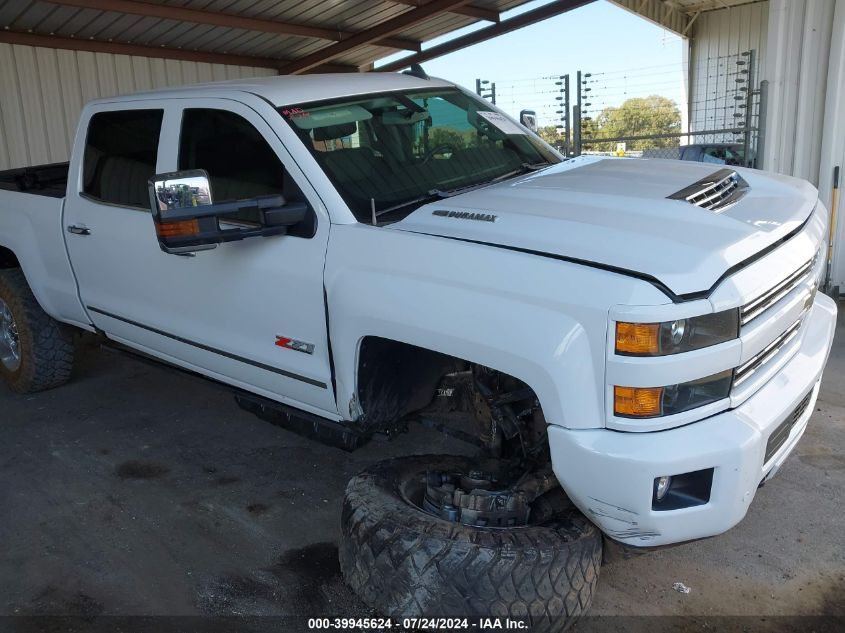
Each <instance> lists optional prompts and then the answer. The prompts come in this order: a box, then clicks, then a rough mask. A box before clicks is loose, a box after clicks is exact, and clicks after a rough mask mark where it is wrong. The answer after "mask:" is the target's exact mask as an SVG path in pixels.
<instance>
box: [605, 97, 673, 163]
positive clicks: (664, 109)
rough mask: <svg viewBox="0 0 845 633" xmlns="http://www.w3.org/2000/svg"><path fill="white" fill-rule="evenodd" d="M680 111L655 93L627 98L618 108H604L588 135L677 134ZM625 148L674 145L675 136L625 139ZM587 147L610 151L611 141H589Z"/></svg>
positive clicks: (613, 136) (666, 99)
mask: <svg viewBox="0 0 845 633" xmlns="http://www.w3.org/2000/svg"><path fill="white" fill-rule="evenodd" d="M680 131H681V112H680V110H679V109H678V104H676V103H675V102H674V101H672V100H671V99H668V98H666V97H661V96H659V95H651V96H650V97H636V98H633V99H628V100H627V101H625V103H623V104H622V105H621V106H619V107H618V108H613V107H611V108H605V109H604V110H602V111H601V112H600V113H599V115H598V116H597V117H596V120H595V135H591V138H597V139H601V138H607V139H615V138H620V137H628V136H651V135H658V134H679V133H680ZM625 145H626V146H627V149H629V150H642V149H651V148H661V147H677V146H678V145H679V137H677V136H675V137H668V138H652V139H644V140H638V141H626V142H625ZM590 149H600V150H605V151H610V150H614V149H616V147H615V143H613V142H611V143H596V144H590Z"/></svg>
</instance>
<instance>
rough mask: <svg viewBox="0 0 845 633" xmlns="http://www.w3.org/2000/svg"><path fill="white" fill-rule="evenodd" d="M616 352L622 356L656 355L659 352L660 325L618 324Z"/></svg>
mask: <svg viewBox="0 0 845 633" xmlns="http://www.w3.org/2000/svg"><path fill="white" fill-rule="evenodd" d="M616 351H617V353H622V354H637V355H643V354H648V355H654V354H657V353H658V352H659V351H660V324H659V323H623V322H621V321H620V322H618V323H617V324H616Z"/></svg>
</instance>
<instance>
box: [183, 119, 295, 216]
mask: <svg viewBox="0 0 845 633" xmlns="http://www.w3.org/2000/svg"><path fill="white" fill-rule="evenodd" d="M179 169H180V170H181V169H204V170H205V171H207V172H208V176H209V178H210V179H211V195H212V197H213V198H214V201H215V202H223V201H224V200H243V199H246V198H255V197H258V196H267V195H272V194H282V195H284V194H285V193H286V192H285V169H284V167H283V166H282V163H281V161H280V160H279V157H278V156H276V153H275V152H274V151H273V148H271V147H270V145H269V144H268V143H267V141H265V140H264V137H263V136H261V133H260V132H259V131H258V130H256V129H255V128H254V127H253V126H252V124H251V123H249V121H247V120H246V119H244V118H243V117H241V116H240V115H237V114H234V113H233V112H227V111H225V110H200V109H191V110H185V114H184V116H183V118H182V135H181V137H180V141H179Z"/></svg>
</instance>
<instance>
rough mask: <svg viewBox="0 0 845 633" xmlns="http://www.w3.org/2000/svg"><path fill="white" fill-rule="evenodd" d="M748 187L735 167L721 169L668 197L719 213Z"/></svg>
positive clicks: (737, 198) (738, 199)
mask: <svg viewBox="0 0 845 633" xmlns="http://www.w3.org/2000/svg"><path fill="white" fill-rule="evenodd" d="M748 189H749V186H748V183H747V182H746V181H745V180H744V179H743V178H742V176H740V175H739V174H738V173H736V172H735V171H734V170H733V169H720V170H719V171H717V172H716V173H714V174H711V175H709V176H707V177H706V178H702V179H701V180H699V181H697V182H694V183H692V184H691V185H690V186H689V187H684V188H683V189H681V190H680V191H677V192H675V193H673V194H672V195H670V196H667V198H668V199H669V200H683V201H685V202H689V203H690V204H694V205H695V206H697V207H701V208H702V209H709V210H710V211H716V212H717V213H718V212H722V211H724V210H726V209H728V208H729V207H732V206H733V205H735V204H736V203H737V202H739V201H740V199H742V197H743V196H744V195H745V194H746V193H748Z"/></svg>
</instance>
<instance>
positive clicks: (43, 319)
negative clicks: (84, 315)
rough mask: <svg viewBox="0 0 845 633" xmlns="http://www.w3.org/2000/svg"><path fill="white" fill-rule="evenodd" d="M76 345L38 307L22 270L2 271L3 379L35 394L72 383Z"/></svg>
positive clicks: (0, 374)
mask: <svg viewBox="0 0 845 633" xmlns="http://www.w3.org/2000/svg"><path fill="white" fill-rule="evenodd" d="M73 351H74V348H73V341H72V337H71V336H70V334H69V333H68V331H67V329H66V328H65V326H63V325H61V324H60V323H58V322H57V321H55V320H53V319H52V318H50V316H48V315H47V313H46V312H44V310H42V309H41V306H40V305H38V301H36V299H35V297H34V296H33V294H32V291H31V290H30V289H29V285H28V284H27V283H26V278H25V277H24V275H23V272H22V271H21V270H20V269H17V268H14V269H9V270H0V377H2V378H4V379H5V380H6V382H7V383H8V384H9V386H10V387H11V388H12V390H13V391H16V392H18V393H35V392H37V391H43V390H45V389H51V388H52V387H58V386H59V385H63V384H65V383H66V382H67V381H68V380H70V373H71V369H72V367H73Z"/></svg>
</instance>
